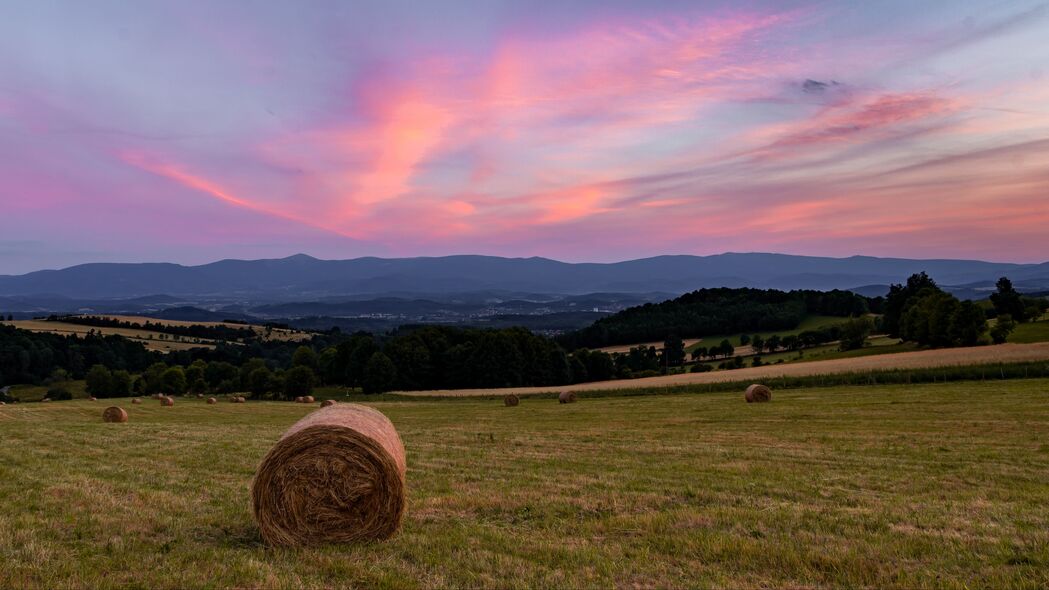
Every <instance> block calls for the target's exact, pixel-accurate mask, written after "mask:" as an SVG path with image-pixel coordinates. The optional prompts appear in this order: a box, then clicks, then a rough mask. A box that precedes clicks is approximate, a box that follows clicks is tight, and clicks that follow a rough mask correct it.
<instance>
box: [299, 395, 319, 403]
mask: <svg viewBox="0 0 1049 590" xmlns="http://www.w3.org/2000/svg"><path fill="white" fill-rule="evenodd" d="M315 401H317V400H315V399H313V396H312V395H305V396H303V397H302V403H304V404H312V403H313V402H315Z"/></svg>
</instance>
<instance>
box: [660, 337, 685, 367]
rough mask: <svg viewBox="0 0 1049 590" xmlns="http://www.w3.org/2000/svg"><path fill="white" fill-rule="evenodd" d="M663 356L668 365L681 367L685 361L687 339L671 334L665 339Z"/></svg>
mask: <svg viewBox="0 0 1049 590" xmlns="http://www.w3.org/2000/svg"><path fill="white" fill-rule="evenodd" d="M663 356H664V358H665V359H666V365H667V366H668V367H680V366H681V365H682V364H683V363H684V362H685V341H684V340H682V339H681V338H678V337H677V336H676V335H673V334H672V335H670V336H668V337H667V339H666V340H664V341H663Z"/></svg>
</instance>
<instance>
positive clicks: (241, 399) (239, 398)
mask: <svg viewBox="0 0 1049 590" xmlns="http://www.w3.org/2000/svg"><path fill="white" fill-rule="evenodd" d="M237 403H238V404H246V403H248V398H246V397H244V396H243V395H238V396H237Z"/></svg>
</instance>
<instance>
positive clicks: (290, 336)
mask: <svg viewBox="0 0 1049 590" xmlns="http://www.w3.org/2000/svg"><path fill="white" fill-rule="evenodd" d="M88 315H90V316H91V317H101V318H108V319H114V320H120V321H122V322H131V323H135V324H143V325H144V324H145V323H146V322H151V323H153V324H159V325H164V326H183V327H188V326H225V327H227V328H234V329H244V328H251V329H252V330H253V331H254V332H255V333H256V334H258V335H259V336H261V337H262V338H264V339H266V340H286V341H288V342H299V341H302V340H309V338H310V336H311V334H310V333H309V332H300V331H297V330H288V329H285V328H269V329H267V328H266V327H265V326H259V325H257V324H237V323H233V322H189V321H184V320H162V319H157V318H151V317H146V316H136V315H109V314H88Z"/></svg>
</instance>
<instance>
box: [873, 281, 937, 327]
mask: <svg viewBox="0 0 1049 590" xmlns="http://www.w3.org/2000/svg"><path fill="white" fill-rule="evenodd" d="M925 289H933V290H936V291H940V288H939V287H938V286H936V282H935V281H933V280H932V279H931V278H929V275H927V274H925V272H920V273H917V274H913V275H911V276H910V277H909V278H908V279H907V283H906V284H904V285H892V286H890V287H889V294H888V296H887V297H886V298H885V313H884V315H883V316H882V328H883V329H884V330H885V331H886V333H888V334H889V336H893V337H896V338H898V337H900V322H901V320H902V319H903V313H904V311H905V308H906V307H907V304H908V302H909V301H910V300H911V299H912V298H914V297H916V296H918V294H919V293H921V292H922V291H923V290H925Z"/></svg>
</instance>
